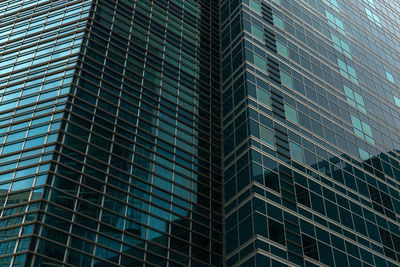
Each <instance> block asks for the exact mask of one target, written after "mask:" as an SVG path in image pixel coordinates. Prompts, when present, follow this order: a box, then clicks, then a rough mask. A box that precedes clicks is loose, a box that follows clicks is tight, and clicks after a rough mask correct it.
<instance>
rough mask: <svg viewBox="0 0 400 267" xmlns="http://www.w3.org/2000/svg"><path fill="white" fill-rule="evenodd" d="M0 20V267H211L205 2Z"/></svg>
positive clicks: (82, 4) (217, 232)
mask: <svg viewBox="0 0 400 267" xmlns="http://www.w3.org/2000/svg"><path fill="white" fill-rule="evenodd" d="M0 21H1V24H0V49H1V50H0V51H1V53H0V55H1V56H0V153H1V154H0V190H1V191H0V192H1V195H0V205H1V206H0V208H1V213H0V237H1V238H0V265H1V266H117V265H119V266H120V265H123V266H141V265H143V264H144V263H145V262H146V266H167V265H168V266H189V265H191V266H210V265H220V264H221V263H222V254H223V249H222V239H223V235H222V212H221V210H222V194H221V188H222V175H221V148H220V138H221V137H220V136H221V130H220V116H219V114H220V92H219V82H220V76H219V64H220V63H219V56H218V55H219V31H218V25H219V13H218V5H217V3H214V1H195V0H176V1H149V0H142V1H130V0H118V1H117V0H115V1H102V0H98V1H84V0H80V1H72V0H71V1H65V0H62V1H61V0H60V1H56V0H52V1H44V0H34V1H28V0H18V1H15V0H14V1H4V2H3V3H0Z"/></svg>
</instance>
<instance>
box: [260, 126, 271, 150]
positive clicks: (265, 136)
mask: <svg viewBox="0 0 400 267" xmlns="http://www.w3.org/2000/svg"><path fill="white" fill-rule="evenodd" d="M260 139H261V141H264V142H266V143H268V144H269V145H271V146H274V134H273V133H272V131H271V130H270V129H268V128H267V127H264V126H262V125H260Z"/></svg>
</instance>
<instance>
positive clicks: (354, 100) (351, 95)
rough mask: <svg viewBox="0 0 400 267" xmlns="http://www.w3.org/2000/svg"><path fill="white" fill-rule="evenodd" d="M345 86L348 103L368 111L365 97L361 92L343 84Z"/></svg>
mask: <svg viewBox="0 0 400 267" xmlns="http://www.w3.org/2000/svg"><path fill="white" fill-rule="evenodd" d="M343 88H344V93H345V94H346V100H347V103H349V104H350V105H352V106H353V107H355V108H357V109H359V110H360V111H362V112H364V113H366V112H367V110H366V109H365V104H364V98H363V97H362V96H361V95H360V94H358V93H356V92H354V91H353V90H351V89H350V88H349V87H347V86H346V85H343Z"/></svg>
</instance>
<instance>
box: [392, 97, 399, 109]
mask: <svg viewBox="0 0 400 267" xmlns="http://www.w3.org/2000/svg"><path fill="white" fill-rule="evenodd" d="M393 98H394V103H395V104H396V105H397V106H399V107H400V98H398V97H397V96H393Z"/></svg>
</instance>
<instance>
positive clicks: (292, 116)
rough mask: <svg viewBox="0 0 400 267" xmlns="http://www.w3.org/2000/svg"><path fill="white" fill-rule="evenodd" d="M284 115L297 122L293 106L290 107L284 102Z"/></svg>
mask: <svg viewBox="0 0 400 267" xmlns="http://www.w3.org/2000/svg"><path fill="white" fill-rule="evenodd" d="M285 116H286V119H288V120H291V121H293V122H295V123H298V120H297V110H295V109H294V108H292V107H291V106H289V105H287V104H285Z"/></svg>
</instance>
